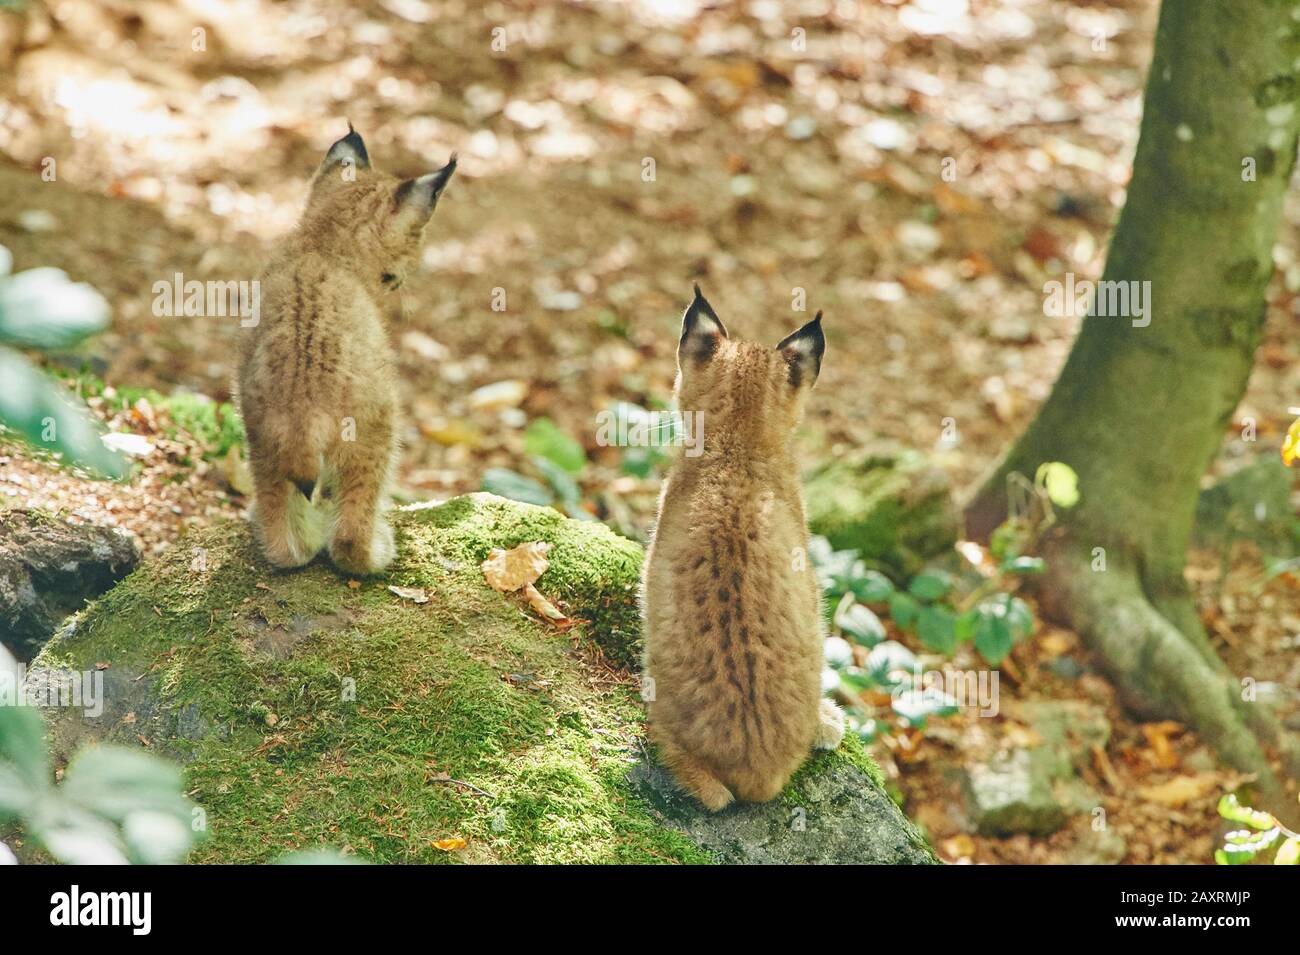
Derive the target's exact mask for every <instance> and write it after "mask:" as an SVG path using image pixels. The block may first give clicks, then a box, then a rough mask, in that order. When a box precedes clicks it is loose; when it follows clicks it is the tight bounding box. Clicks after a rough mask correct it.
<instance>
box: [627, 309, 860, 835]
mask: <svg viewBox="0 0 1300 955" xmlns="http://www.w3.org/2000/svg"><path fill="white" fill-rule="evenodd" d="M825 347H826V341H825V338H823V336H822V328H821V313H820V312H818V313H817V317H816V318H814V319H813V320H812V321H811V322H809V323H808V324H807V325H805V326H803V328H801V329H799V330H798V331H797V332H795V333H794V334H793V335H791V336H790V337H788V338H786V339H785V340H784V341H783V342H781V344H779V345H777V346H776V348H768V347H765V346H763V345H756V344H752V343H750V342H740V341H733V340H732V339H730V338H728V337H727V330H726V329H725V328H724V327H723V325H722V322H721V321H720V320H719V319H718V316H717V315H716V314H714V311H713V309H712V308H711V307H710V306H709V303H708V302H706V301H705V300H704V297H703V296H702V295H701V294H700V290H699V287H698V286H696V289H695V300H694V301H693V302H691V304H690V307H689V308H687V310H686V315H685V317H684V318H683V320H682V338H681V343H680V345H679V346H678V350H677V366H678V374H677V387H676V394H677V402H678V407H679V408H680V409H681V410H682V411H684V412H694V413H696V414H702V415H703V416H704V417H703V435H704V441H703V452H702V453H701V454H700V455H699V456H698V457H690V456H682V457H680V458H679V459H678V460H677V462H676V463H675V464H674V465H673V467H672V470H671V471H670V472H669V474H668V478H667V480H666V481H665V483H664V488H663V494H662V496H661V497H660V501H659V520H658V523H657V525H656V527H655V532H654V542H653V544H652V545H651V547H650V551H649V554H648V555H647V557H646V564H645V573H644V578H643V580H642V616H643V618H644V621H645V672H646V674H647V675H648V676H649V677H651V678H652V679H653V683H650V684H649V685H648V688H647V689H648V692H647V694H646V695H647V696H648V697H650V698H651V700H650V702H649V724H650V736H651V738H652V739H653V740H654V742H655V743H656V744H657V745H658V747H659V753H660V756H661V758H662V759H663V761H664V763H665V765H666V766H667V767H668V768H669V769H670V770H672V772H673V775H674V776H676V777H677V781H678V782H679V783H681V784H682V785H683V786H684V787H685V788H686V789H687V790H688V791H689V792H690V793H691V794H692V795H694V796H695V797H696V798H697V799H699V800H700V802H702V803H703V804H704V805H705V806H706V807H708V808H709V809H710V810H713V811H715V812H716V811H717V810H719V809H722V808H723V807H724V806H726V805H727V804H729V803H730V802H731V801H732V800H733V799H737V798H738V799H742V800H746V801H751V802H763V801H766V800H768V799H772V798H773V797H775V796H776V795H777V794H778V793H779V792H780V791H781V790H782V788H784V786H785V784H786V783H787V782H788V781H789V779H790V776H791V774H793V773H794V771H795V770H796V769H798V768H799V766H800V764H802V763H803V761H804V760H805V759H806V758H807V756H808V754H809V752H810V751H811V750H812V749H813V748H814V747H816V748H819V749H834V748H835V747H836V746H838V745H839V742H840V739H841V737H842V736H843V735H844V714H843V713H842V712H841V711H840V709H839V708H838V707H837V706H835V704H834V703H832V702H831V701H829V700H826V699H823V698H822V692H821V673H822V666H823V632H822V627H823V623H822V604H821V590H820V588H819V587H818V585H817V579H816V576H815V575H814V573H813V571H812V568H811V567H810V566H809V565H808V562H807V559H806V556H805V555H806V553H807V548H808V529H807V526H806V524H805V521H804V508H803V495H802V492H801V491H800V487H799V476H798V471H797V469H796V467H795V460H794V455H793V453H792V451H791V448H790V442H791V437H792V434H793V432H794V429H795V426H796V425H797V424H798V422H799V419H800V417H801V415H802V413H803V406H804V402H805V400H806V399H807V397H808V392H809V391H810V390H811V389H812V386H813V383H814V382H815V381H816V380H817V373H818V371H819V370H820V369H821V359H822V353H823V352H824V351H825ZM649 691H652V692H649Z"/></svg>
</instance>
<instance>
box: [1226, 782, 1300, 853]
mask: <svg viewBox="0 0 1300 955" xmlns="http://www.w3.org/2000/svg"><path fill="white" fill-rule="evenodd" d="M1219 815H1220V816H1222V817H1223V818H1224V819H1227V820H1228V821H1229V822H1239V823H1241V824H1242V825H1244V826H1246V827H1247V828H1245V829H1234V830H1233V831H1232V832H1229V833H1227V834H1226V835H1225V836H1224V837H1223V848H1222V849H1216V850H1215V851H1214V861H1215V862H1217V863H1218V864H1219V865H1243V864H1245V863H1247V862H1252V861H1254V860H1255V859H1256V858H1257V857H1260V856H1261V854H1263V855H1264V856H1265V857H1266V856H1267V853H1268V852H1269V851H1270V850H1276V851H1274V854H1273V864H1274V865H1300V833H1296V832H1292V831H1291V830H1290V829H1288V828H1287V827H1286V826H1284V825H1282V823H1280V822H1278V821H1277V819H1276V818H1275V817H1274V816H1273V814H1272V813H1268V812H1264V811H1263V810H1260V809H1251V808H1250V807H1249V806H1243V805H1242V804H1241V803H1240V802H1238V801H1237V797H1236V796H1235V795H1233V794H1232V793H1228V794H1227V795H1225V796H1224V797H1223V798H1222V799H1220V800H1219Z"/></svg>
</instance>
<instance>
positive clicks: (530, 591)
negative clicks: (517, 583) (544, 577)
mask: <svg viewBox="0 0 1300 955" xmlns="http://www.w3.org/2000/svg"><path fill="white" fill-rule="evenodd" d="M524 596H525V597H527V598H528V603H529V605H530V606H531V607H532V608H533V609H534V610H536V611H537V612H538V613H540V614H541V615H542V616H543V617H545V618H546V619H547V620H555V621H561V620H564V619H565V616H564V614H562V613H560V611H559V610H558V609H556V606H555V604H553V603H551V602H550V601H549V600H547V599H546V598H545V597H543V596H542V595H541V593H540V592H539V591H538V590H537V588H536V587H534V586H533V585H532V584H524Z"/></svg>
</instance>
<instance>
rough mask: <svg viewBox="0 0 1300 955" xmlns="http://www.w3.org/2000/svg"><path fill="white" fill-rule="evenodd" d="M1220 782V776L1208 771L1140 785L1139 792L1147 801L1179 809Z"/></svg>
mask: <svg viewBox="0 0 1300 955" xmlns="http://www.w3.org/2000/svg"><path fill="white" fill-rule="evenodd" d="M1218 784H1219V780H1218V777H1217V776H1215V775H1214V774H1212V773H1207V774H1205V775H1203V776H1179V777H1178V778H1177V779H1171V780H1169V782H1167V783H1160V784H1158V785H1155V786H1139V787H1138V791H1137V792H1138V795H1139V796H1141V797H1142V798H1143V799H1144V800H1146V801H1147V802H1154V803H1159V804H1160V805H1162V806H1169V807H1170V808H1172V809H1177V808H1178V807H1179V806H1184V805H1186V804H1187V803H1189V802H1191V801H1192V800H1193V799H1200V798H1201V797H1202V796H1204V795H1205V794H1206V793H1208V792H1209V791H1210V790H1212V789H1214V788H1215V787H1216V786H1218Z"/></svg>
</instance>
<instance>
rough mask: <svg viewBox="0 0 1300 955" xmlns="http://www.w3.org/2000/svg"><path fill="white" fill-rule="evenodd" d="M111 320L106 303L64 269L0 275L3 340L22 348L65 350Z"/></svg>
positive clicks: (1, 331) (0, 334)
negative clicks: (73, 279)
mask: <svg viewBox="0 0 1300 955" xmlns="http://www.w3.org/2000/svg"><path fill="white" fill-rule="evenodd" d="M107 324H108V301H107V300H106V299H105V298H104V296H102V295H100V294H99V292H97V291H96V290H95V289H94V288H93V287H91V286H90V285H87V284H86V283H85V282H73V281H72V280H71V279H69V278H68V274H67V273H66V272H64V271H63V270H62V269H54V268H40V269H28V270H27V271H26V272H19V273H18V274H16V275H10V276H7V277H0V341H6V342H9V343H11V344H14V345H18V346H20V347H23V348H47V349H48V348H67V347H69V346H71V345H75V344H76V343H77V342H79V341H81V339H83V338H85V337H86V336H87V335H93V334H95V333H96V332H99V331H102V330H103V329H104V327H105V326H106V325H107Z"/></svg>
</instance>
